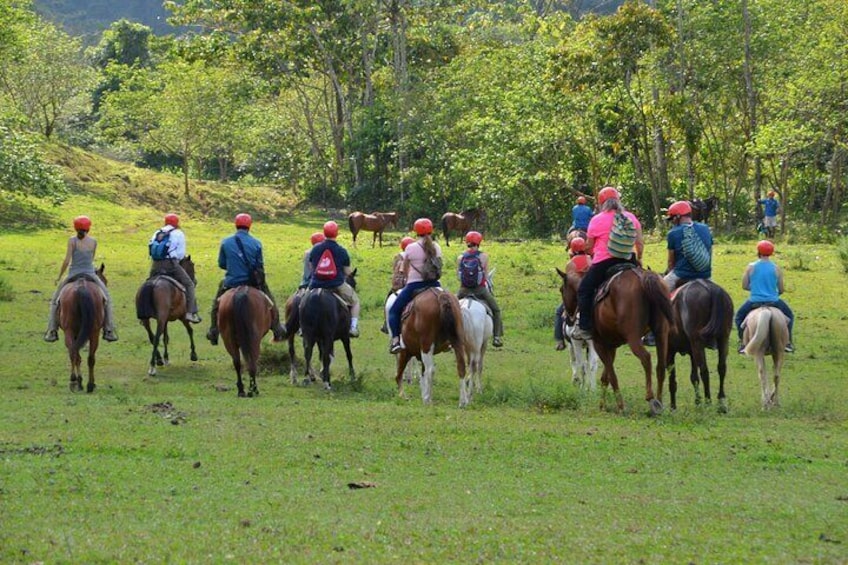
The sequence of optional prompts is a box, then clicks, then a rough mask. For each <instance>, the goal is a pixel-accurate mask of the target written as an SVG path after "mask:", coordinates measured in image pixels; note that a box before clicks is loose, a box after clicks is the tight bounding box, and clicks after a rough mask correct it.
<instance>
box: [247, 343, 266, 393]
mask: <svg viewBox="0 0 848 565" xmlns="http://www.w3.org/2000/svg"><path fill="white" fill-rule="evenodd" d="M261 343H262V339H261V338H260V339H257V340H255V342H254V343H252V344H250V346H249V347H248V349H249V350H250V356H249V357H248V358H247V359H245V361H247V372H248V375H249V376H250V386H249V388H248V389H247V396H249V397H250V398H254V397H256V396H259V387H258V386H257V384H256V372H257V368H258V367H257V364H258V363H259V347H260V345H261Z"/></svg>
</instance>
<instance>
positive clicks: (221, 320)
mask: <svg viewBox="0 0 848 565" xmlns="http://www.w3.org/2000/svg"><path fill="white" fill-rule="evenodd" d="M218 304H219V307H218V329H219V330H220V332H221V337H222V338H223V339H224V347H226V349H227V353H229V354H230V357H231V358H232V360H233V368H235V370H236V377H237V380H236V386H237V387H238V395H239V396H240V397H244V396H251V397H252V396H259V388H258V387H257V386H256V371H257V365H258V363H259V346H260V343H261V341H262V337H263V336H264V335H265V334H266V333H268V330H270V329H271V323H272V321H273V313H272V310H271V308H272V307H273V304H272V303H271V299H270V298H268V296H267V295H266V294H265V293H264V292H262V291H261V290H258V289H256V288H253V287H250V286H239V287H236V288H231V289H229V290H228V291H227V292H225V293H224V294H223V295H222V296H221V298H219V299H218ZM242 357H244V362H245V363H246V364H247V371H248V373H249V375H250V388H249V390H248V393H247V394H245V392H244V383H243V382H242V379H241V370H242V361H241V360H242Z"/></svg>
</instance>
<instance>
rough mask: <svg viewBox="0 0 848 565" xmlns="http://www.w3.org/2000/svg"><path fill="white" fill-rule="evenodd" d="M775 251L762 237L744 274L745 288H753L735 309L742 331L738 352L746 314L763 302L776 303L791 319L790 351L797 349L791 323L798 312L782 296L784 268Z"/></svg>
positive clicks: (791, 323)
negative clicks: (776, 260)
mask: <svg viewBox="0 0 848 565" xmlns="http://www.w3.org/2000/svg"><path fill="white" fill-rule="evenodd" d="M773 254H774V244H773V243H772V242H770V241H768V240H763V241H761V242H759V243H758V244H757V260H756V261H754V262H753V263H750V264H749V265H748V267H747V268H746V269H745V274H744V275H742V288H743V289H745V290H749V291H751V296H750V297H749V298H748V300H746V301H745V302H744V303H743V304H742V306H740V307H739V310H738V311H737V312H736V320H735V321H736V331H737V333H738V334H739V353H744V351H745V348H744V347H742V323H743V322H744V321H745V317H746V316H747V315H748V314H749V313H750V312H751V310H753V309H754V308H759V307H760V306H774V307H775V308H777V309H778V310H780V311H781V312H783V314H784V315H785V316H786V317H787V318H788V319H789V343H787V344H786V347H785V350H786V352H787V353H794V352H795V347H794V346H793V345H792V327H793V326H794V325H795V314H793V313H792V310H791V309H790V308H789V305H788V304H786V302H784V301H783V300H782V299H781V298H780V295H781V294H783V290H784V288H783V271H781V270H780V267H778V266H777V265H776V264H775V263H774V262H773V261H771V256H772V255H773Z"/></svg>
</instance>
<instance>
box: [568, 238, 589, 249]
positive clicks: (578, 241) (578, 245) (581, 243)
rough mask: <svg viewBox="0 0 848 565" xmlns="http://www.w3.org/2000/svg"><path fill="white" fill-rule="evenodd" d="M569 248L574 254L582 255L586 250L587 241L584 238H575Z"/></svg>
mask: <svg viewBox="0 0 848 565" xmlns="http://www.w3.org/2000/svg"><path fill="white" fill-rule="evenodd" d="M568 248H569V249H571V252H572V253H581V252H583V251H584V250H585V249H586V240H585V239H583V238H582V237H575V238H574V239H572V240H571V243H570V244H569V245H568Z"/></svg>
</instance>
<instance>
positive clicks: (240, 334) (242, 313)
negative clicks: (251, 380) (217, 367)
mask: <svg viewBox="0 0 848 565" xmlns="http://www.w3.org/2000/svg"><path fill="white" fill-rule="evenodd" d="M232 317H233V318H232V321H233V334H234V336H235V338H236V343H237V344H238V347H239V349H240V350H241V354H242V357H244V358H245V359H246V360H247V361H248V363H249V362H250V358H251V355H252V353H251V351H250V344H251V343H253V327H252V326H251V325H250V319H251V318H252V317H253V316H252V314H251V312H250V295H249V294H248V293H247V291H245V290H239V291H237V292H236V295H235V296H234V297H233V310H232Z"/></svg>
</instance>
